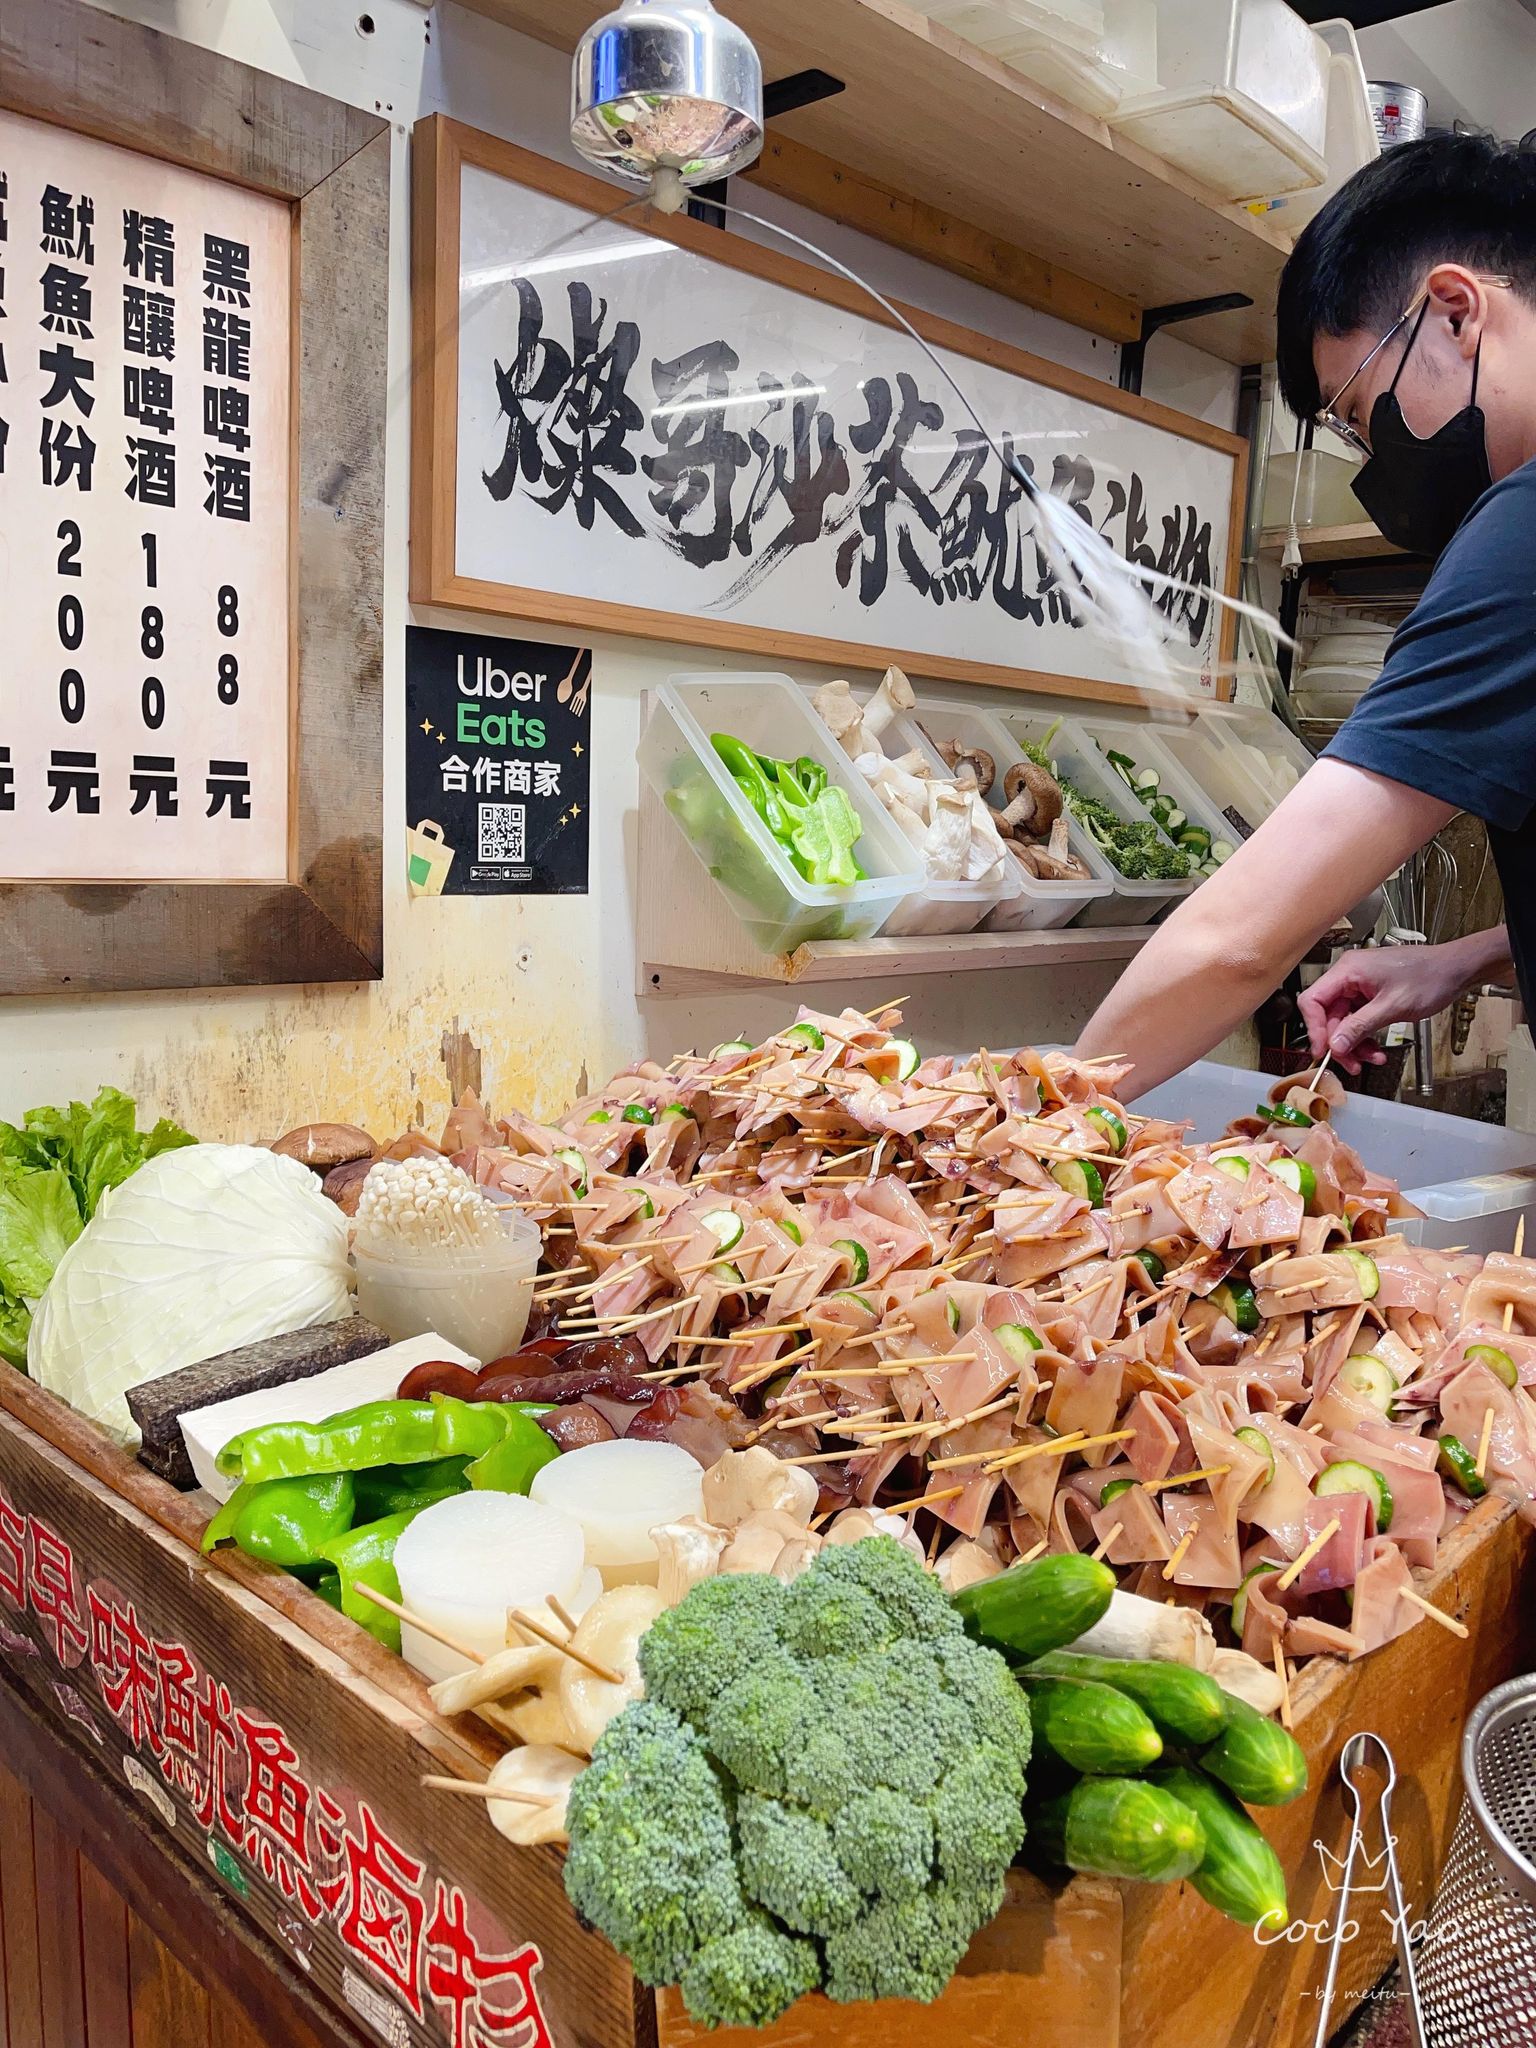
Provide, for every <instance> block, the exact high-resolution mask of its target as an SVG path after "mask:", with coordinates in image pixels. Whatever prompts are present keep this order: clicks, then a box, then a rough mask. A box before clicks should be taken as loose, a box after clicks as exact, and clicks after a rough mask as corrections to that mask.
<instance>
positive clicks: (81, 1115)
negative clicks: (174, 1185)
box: [0, 1087, 196, 1220]
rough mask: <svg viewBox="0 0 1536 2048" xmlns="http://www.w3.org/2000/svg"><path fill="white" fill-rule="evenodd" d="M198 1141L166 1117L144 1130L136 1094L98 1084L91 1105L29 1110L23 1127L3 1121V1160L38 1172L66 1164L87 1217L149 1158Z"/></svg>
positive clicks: (0, 1145)
mask: <svg viewBox="0 0 1536 2048" xmlns="http://www.w3.org/2000/svg"><path fill="white" fill-rule="evenodd" d="M195 1143H196V1140H195V1139H194V1138H193V1137H192V1136H191V1135H190V1134H189V1133H188V1132H186V1131H184V1130H182V1128H181V1127H180V1125H179V1124H174V1123H172V1122H171V1121H170V1119H169V1118H168V1117H162V1118H161V1119H160V1121H159V1123H157V1124H156V1125H155V1127H154V1129H153V1130H152V1131H148V1132H142V1133H141V1132H140V1131H139V1130H138V1129H137V1128H136V1118H135V1110H134V1102H133V1097H132V1096H131V1095H125V1094H124V1093H123V1091H122V1089H121V1088H110V1087H102V1088H98V1089H97V1091H96V1095H95V1099H94V1100H93V1101H92V1102H90V1103H89V1104H87V1103H84V1102H72V1103H70V1105H69V1107H68V1108H67V1109H59V1108H55V1107H52V1106H45V1107H44V1108H42V1109H29V1110H28V1111H27V1113H26V1116H25V1117H24V1118H23V1119H22V1128H21V1129H20V1130H18V1129H17V1128H16V1127H15V1125H13V1124H0V1161H3V1160H6V1159H11V1160H14V1161H15V1162H16V1163H17V1164H18V1165H21V1166H30V1167H34V1168H37V1169H39V1170H46V1169H47V1168H49V1167H55V1166H57V1167H62V1169H63V1170H64V1172H65V1173H67V1174H68V1175H69V1179H70V1183H71V1185H72V1186H73V1188H74V1191H75V1200H76V1202H77V1203H78V1205H79V1208H80V1213H81V1215H82V1216H83V1217H85V1218H86V1219H87V1220H89V1219H90V1218H91V1217H92V1216H94V1215H95V1213H96V1207H97V1204H98V1203H99V1202H100V1200H101V1198H102V1196H103V1195H104V1194H106V1193H107V1191H108V1189H110V1188H115V1187H120V1186H121V1185H122V1183H123V1182H124V1181H125V1180H126V1179H127V1178H128V1176H129V1175H130V1174H131V1173H135V1172H137V1170H138V1169H139V1167H141V1166H142V1165H143V1164H144V1162H145V1160H146V1159H153V1158H154V1156H155V1154H156V1153H157V1152H169V1151H172V1150H174V1149H175V1148H176V1147H177V1146H179V1145H191V1144H195Z"/></svg>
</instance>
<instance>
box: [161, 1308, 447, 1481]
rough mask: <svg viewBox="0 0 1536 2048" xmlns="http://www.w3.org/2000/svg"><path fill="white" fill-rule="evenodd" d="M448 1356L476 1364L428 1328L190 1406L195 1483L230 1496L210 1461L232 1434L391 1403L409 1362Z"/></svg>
mask: <svg viewBox="0 0 1536 2048" xmlns="http://www.w3.org/2000/svg"><path fill="white" fill-rule="evenodd" d="M433 1358H446V1359H449V1360H450V1361H451V1362H452V1363H453V1364H454V1365H467V1366H471V1367H476V1366H478V1365H479V1364H480V1360H479V1359H478V1358H471V1357H470V1355H469V1353H468V1352H467V1351H461V1350H460V1349H459V1348H458V1346H457V1345H456V1344H450V1343H449V1342H448V1341H447V1339H446V1338H444V1337H438V1336H435V1335H434V1334H433V1333H432V1332H431V1331H430V1330H429V1331H428V1332H427V1333H426V1334H425V1335H424V1336H421V1337H407V1338H406V1339H405V1341H404V1342H403V1343H401V1344H391V1345H389V1346H388V1347H387V1348H386V1349H385V1350H383V1351H372V1352H370V1353H369V1354H368V1356H367V1357H366V1358H354V1359H352V1360H351V1361H350V1362H349V1363H348V1364H346V1365H333V1366H331V1367H330V1368H329V1370H328V1371H326V1372H317V1373H315V1374H313V1375H312V1377H311V1378H309V1379H305V1380H291V1381H290V1382H289V1383H288V1385H287V1386H284V1387H264V1388H262V1389H261V1391H260V1392H259V1393H254V1394H236V1395H235V1396H234V1397H233V1399H231V1400H228V1401H215V1402H214V1403H213V1405H212V1406H211V1407H208V1408H194V1409H192V1410H190V1411H189V1412H188V1413H187V1414H186V1415H183V1416H182V1418H181V1433H182V1436H183V1437H184V1438H185V1440H186V1446H187V1451H188V1454H189V1455H190V1457H191V1460H192V1470H193V1472H194V1473H195V1474H196V1475H197V1483H198V1485H199V1486H201V1487H204V1488H205V1489H206V1490H207V1491H208V1492H209V1493H211V1494H212V1495H213V1497H214V1499H215V1500H221V1501H222V1500H228V1499H229V1496H230V1495H231V1494H232V1493H233V1492H234V1490H235V1486H236V1483H237V1482H236V1481H235V1480H233V1479H226V1478H225V1477H224V1475H223V1474H222V1473H221V1472H220V1471H219V1470H218V1467H217V1466H216V1464H215V1463H214V1460H215V1459H216V1458H217V1457H218V1455H219V1452H220V1451H221V1450H222V1449H223V1448H224V1446H225V1444H227V1443H228V1442H229V1440H230V1438H231V1437H236V1436H240V1435H242V1434H243V1432H244V1431H246V1430H248V1429H259V1428H260V1427H261V1425H262V1424H263V1423H264V1422H324V1420H325V1419H326V1417H327V1416H328V1415H339V1414H340V1413H341V1412H342V1410H343V1409H345V1408H358V1407H361V1406H362V1404H363V1402H365V1401H392V1400H393V1399H394V1397H395V1395H396V1393H397V1392H398V1391H399V1386H400V1382H401V1380H403V1379H404V1378H405V1375H406V1374H407V1373H408V1372H409V1371H411V1369H412V1367H413V1366H418V1365H425V1364H426V1362H427V1361H428V1360H429V1359H433Z"/></svg>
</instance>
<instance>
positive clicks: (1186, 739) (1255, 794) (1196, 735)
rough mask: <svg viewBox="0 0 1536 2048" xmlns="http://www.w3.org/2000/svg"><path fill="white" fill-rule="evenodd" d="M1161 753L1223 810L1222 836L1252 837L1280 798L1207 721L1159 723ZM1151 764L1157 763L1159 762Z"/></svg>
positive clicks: (1157, 739)
mask: <svg viewBox="0 0 1536 2048" xmlns="http://www.w3.org/2000/svg"><path fill="white" fill-rule="evenodd" d="M1153 737H1154V738H1155V740H1156V742H1157V749H1158V752H1159V754H1162V755H1167V756H1169V757H1171V759H1172V760H1173V763H1174V765H1175V766H1176V767H1177V768H1178V769H1179V770H1180V771H1181V772H1182V773H1183V774H1184V775H1185V776H1186V777H1188V779H1189V780H1190V781H1191V782H1193V783H1195V784H1196V785H1197V787H1198V788H1200V789H1201V790H1202V791H1203V792H1204V793H1205V795H1206V796H1208V797H1209V798H1210V800H1211V802H1212V803H1213V804H1214V805H1215V806H1216V808H1217V809H1218V810H1219V811H1220V812H1221V815H1222V818H1223V820H1224V823H1225V826H1226V830H1225V832H1224V833H1223V835H1222V836H1223V837H1224V838H1226V839H1230V840H1231V841H1232V842H1233V843H1234V844H1236V842H1237V841H1239V840H1242V839H1249V838H1251V837H1252V836H1253V834H1254V833H1255V832H1256V831H1257V830H1258V828H1259V827H1260V825H1262V824H1263V822H1264V820H1265V819H1266V818H1267V817H1268V816H1269V814H1270V812H1271V811H1272V810H1273V809H1274V808H1275V804H1276V803H1277V802H1278V801H1279V799H1278V797H1276V798H1273V799H1272V798H1270V797H1269V796H1268V795H1266V793H1265V791H1264V789H1263V787H1262V785H1261V784H1259V783H1258V782H1256V781H1255V779H1254V777H1253V776H1252V774H1250V772H1249V771H1248V769H1247V768H1245V767H1244V766H1243V762H1242V757H1241V755H1240V754H1239V753H1238V751H1237V749H1236V748H1235V747H1231V746H1225V745H1223V744H1222V742H1221V740H1220V739H1218V738H1217V737H1216V735H1215V733H1214V732H1213V731H1207V730H1206V729H1205V726H1204V723H1203V722H1199V723H1196V724H1194V725H1182V726H1173V725H1160V726H1158V727H1157V728H1156V731H1155V733H1154V735H1153ZM1149 765H1151V766H1153V767H1156V766H1157V765H1158V763H1157V762H1155V761H1154V762H1152V763H1150V764H1149Z"/></svg>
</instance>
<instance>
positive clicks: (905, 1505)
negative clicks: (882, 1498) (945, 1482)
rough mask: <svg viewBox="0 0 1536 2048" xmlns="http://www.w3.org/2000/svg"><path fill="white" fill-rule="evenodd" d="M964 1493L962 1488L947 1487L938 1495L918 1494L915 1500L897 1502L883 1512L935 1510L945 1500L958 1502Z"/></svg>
mask: <svg viewBox="0 0 1536 2048" xmlns="http://www.w3.org/2000/svg"><path fill="white" fill-rule="evenodd" d="M964 1491H965V1488H964V1487H963V1486H947V1487H945V1488H944V1489H943V1490H942V1491H941V1492H939V1493H922V1494H919V1495H918V1497H917V1499H916V1500H899V1501H897V1502H896V1503H895V1505H894V1506H893V1507H888V1508H887V1509H886V1510H885V1512H886V1513H887V1514H888V1515H910V1514H914V1513H915V1512H916V1511H917V1509H918V1508H936V1507H939V1506H941V1505H942V1504H943V1502H945V1501H947V1500H958V1499H959V1498H960V1496H961V1494H962V1493H964Z"/></svg>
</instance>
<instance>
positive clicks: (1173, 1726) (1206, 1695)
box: [1025, 1650, 1239, 1791]
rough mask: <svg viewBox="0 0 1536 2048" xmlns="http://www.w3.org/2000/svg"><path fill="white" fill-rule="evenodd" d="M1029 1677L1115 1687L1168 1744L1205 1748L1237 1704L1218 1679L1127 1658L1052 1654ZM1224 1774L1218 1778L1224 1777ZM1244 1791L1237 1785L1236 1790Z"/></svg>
mask: <svg viewBox="0 0 1536 2048" xmlns="http://www.w3.org/2000/svg"><path fill="white" fill-rule="evenodd" d="M1025 1676H1027V1677H1030V1678H1034V1677H1037V1676H1039V1677H1045V1678H1089V1679H1093V1680H1094V1681H1095V1682H1096V1683H1097V1684H1099V1685H1112V1686H1113V1687H1114V1688H1115V1690H1116V1691H1117V1692H1123V1693H1125V1694H1126V1695H1127V1697H1128V1698H1130V1699H1133V1700H1134V1701H1135V1702H1136V1704H1137V1706H1139V1707H1140V1708H1142V1710H1143V1711H1144V1712H1145V1713H1147V1714H1148V1715H1150V1717H1151V1720H1152V1725H1153V1727H1154V1728H1156V1730H1157V1732H1158V1734H1159V1735H1161V1736H1162V1738H1163V1740H1164V1741H1165V1742H1174V1743H1179V1744H1182V1745H1184V1746H1186V1747H1188V1748H1190V1749H1203V1748H1204V1747H1205V1745H1206V1744H1207V1743H1210V1742H1214V1741H1215V1740H1216V1738H1217V1736H1218V1735H1220V1734H1221V1731H1222V1730H1223V1728H1225V1727H1226V1725H1227V1710H1228V1708H1229V1706H1230V1705H1231V1704H1232V1702H1231V1697H1230V1695H1229V1694H1227V1693H1224V1692H1223V1691H1222V1689H1221V1687H1220V1686H1219V1685H1218V1684H1217V1683H1216V1681H1215V1679H1214V1678H1212V1677H1210V1676H1209V1674H1208V1673H1206V1672H1204V1671H1191V1670H1190V1668H1189V1666H1188V1665H1187V1664H1165V1663H1162V1662H1159V1661H1157V1660H1155V1659H1151V1658H1149V1659H1148V1660H1147V1661H1146V1662H1145V1663H1133V1662H1132V1661H1131V1660H1130V1659H1129V1658H1125V1657H1089V1656H1086V1655H1084V1654H1083V1652H1082V1651H1080V1650H1052V1651H1051V1652H1050V1653H1049V1654H1048V1655H1047V1656H1044V1657H1037V1658H1036V1659H1035V1661H1034V1663H1033V1664H1031V1665H1030V1666H1029V1668H1028V1671H1027V1672H1026V1673H1025ZM1220 1775H1221V1774H1220V1772H1218V1773H1217V1776H1218V1777H1219V1776H1220ZM1238 1789H1239V1788H1238V1787H1236V1786H1234V1787H1233V1790H1234V1791H1236V1790H1238Z"/></svg>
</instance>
